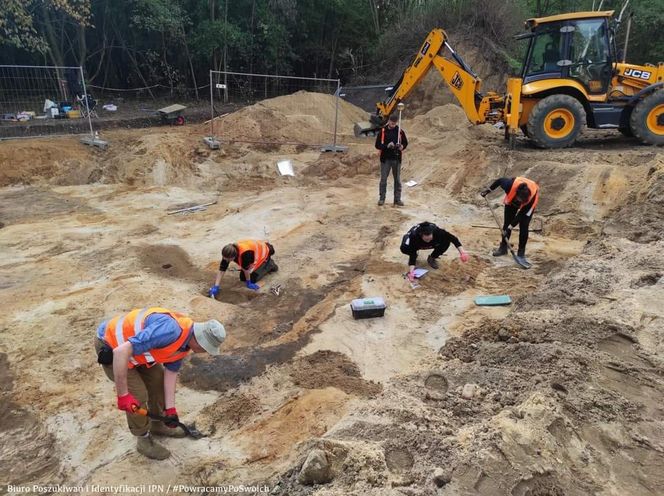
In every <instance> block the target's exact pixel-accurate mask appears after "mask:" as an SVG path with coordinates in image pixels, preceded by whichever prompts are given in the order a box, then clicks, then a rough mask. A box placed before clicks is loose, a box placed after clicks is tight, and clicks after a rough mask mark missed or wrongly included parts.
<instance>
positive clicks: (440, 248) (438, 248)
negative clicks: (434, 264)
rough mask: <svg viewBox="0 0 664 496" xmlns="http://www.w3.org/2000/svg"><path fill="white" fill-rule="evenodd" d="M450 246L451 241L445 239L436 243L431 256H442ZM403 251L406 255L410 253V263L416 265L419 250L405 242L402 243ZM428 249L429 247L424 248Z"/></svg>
mask: <svg viewBox="0 0 664 496" xmlns="http://www.w3.org/2000/svg"><path fill="white" fill-rule="evenodd" d="M449 247H450V242H449V241H444V242H442V243H440V244H438V245H434V246H433V247H432V248H433V251H432V252H431V255H430V257H431V258H438V257H440V256H441V255H442V254H443V253H445V252H446V251H447V249H448V248H449ZM400 249H401V253H403V254H404V255H408V265H415V264H416V262H417V250H413V249H412V248H411V247H410V246H409V245H406V244H404V243H402V244H401V247H400ZM423 249H425V250H426V249H427V248H423Z"/></svg>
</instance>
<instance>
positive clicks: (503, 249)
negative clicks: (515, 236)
mask: <svg viewBox="0 0 664 496" xmlns="http://www.w3.org/2000/svg"><path fill="white" fill-rule="evenodd" d="M492 255H493V256H494V257H502V256H503V255H507V243H505V242H504V241H501V242H500V246H499V247H498V248H496V249H495V250H493V253H492Z"/></svg>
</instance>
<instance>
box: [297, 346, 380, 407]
mask: <svg viewBox="0 0 664 496" xmlns="http://www.w3.org/2000/svg"><path fill="white" fill-rule="evenodd" d="M290 376H291V378H292V379H293V382H294V383H295V385H297V386H301V387H303V388H306V389H323V388H326V387H330V386H331V387H335V388H337V389H341V390H342V391H343V392H344V393H346V394H354V395H357V396H367V397H371V396H375V395H376V394H377V393H379V392H380V391H381V386H380V384H376V383H374V382H371V381H365V380H364V379H362V374H361V373H360V369H359V368H358V366H357V365H356V364H355V363H353V362H352V361H350V360H349V359H348V357H347V356H345V355H343V354H342V353H338V352H334V351H329V350H323V351H317V352H316V353H313V354H311V355H307V356H305V357H302V358H300V359H298V360H296V361H295V362H294V364H293V369H292V370H291V372H290Z"/></svg>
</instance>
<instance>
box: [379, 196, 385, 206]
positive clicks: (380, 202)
mask: <svg viewBox="0 0 664 496" xmlns="http://www.w3.org/2000/svg"><path fill="white" fill-rule="evenodd" d="M383 205H385V198H381V199H380V200H378V206H379V207H382V206H383Z"/></svg>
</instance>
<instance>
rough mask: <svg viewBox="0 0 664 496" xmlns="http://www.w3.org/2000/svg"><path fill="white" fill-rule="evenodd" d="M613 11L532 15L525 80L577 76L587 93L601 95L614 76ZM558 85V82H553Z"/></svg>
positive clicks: (572, 77) (527, 36) (524, 69)
mask: <svg viewBox="0 0 664 496" xmlns="http://www.w3.org/2000/svg"><path fill="white" fill-rule="evenodd" d="M612 14H613V12H612V11H609V12H576V13H573V14H564V15H559V16H551V17H544V18H539V19H529V20H528V21H526V27H528V28H529V29H530V31H531V32H530V33H527V34H525V35H521V36H520V37H519V38H521V39H523V38H526V39H529V45H528V51H527V53H526V59H525V63H524V66H523V71H522V74H521V77H522V79H523V84H528V83H531V82H534V81H540V80H545V79H563V78H566V79H573V80H575V81H577V82H578V83H580V84H581V85H582V86H583V87H584V89H585V91H586V93H587V94H589V95H590V94H595V95H601V94H605V93H606V92H607V90H608V87H609V84H610V82H611V78H612V76H613V60H614V57H615V56H614V54H613V53H612V50H611V43H610V29H609V19H610V17H611V15H612ZM552 87H554V86H552Z"/></svg>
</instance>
